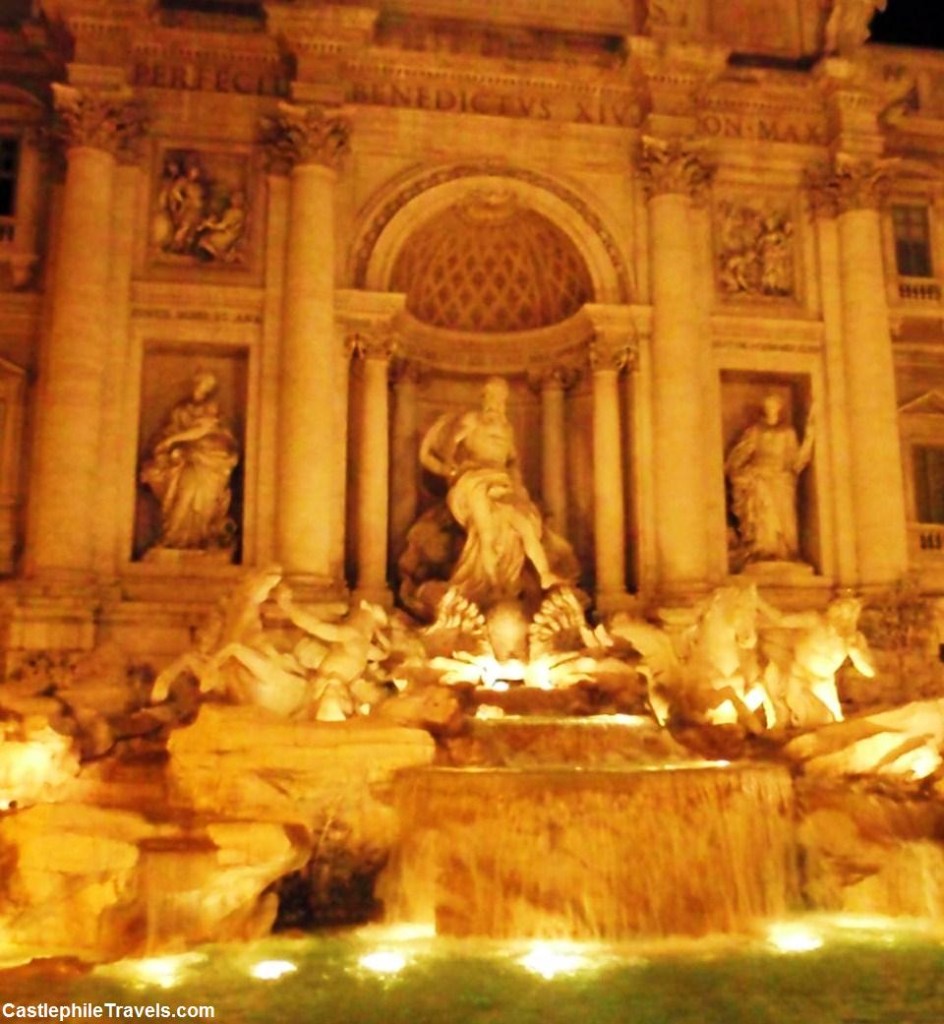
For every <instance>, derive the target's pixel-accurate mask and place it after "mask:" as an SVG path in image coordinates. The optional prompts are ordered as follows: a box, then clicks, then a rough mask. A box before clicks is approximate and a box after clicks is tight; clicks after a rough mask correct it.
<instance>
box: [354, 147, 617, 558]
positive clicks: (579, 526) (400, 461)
mask: <svg viewBox="0 0 944 1024" xmlns="http://www.w3.org/2000/svg"><path fill="white" fill-rule="evenodd" d="M467 241H469V242H470V244H472V245H473V246H475V247H477V248H478V252H477V254H476V256H475V258H474V259H472V260H470V261H468V262H466V261H464V260H463V256H464V248H463V246H464V244H465V243H466V242H467ZM503 250H508V254H509V259H508V262H507V263H506V264H505V266H504V270H505V271H507V272H508V273H510V274H519V275H520V276H521V281H520V292H521V295H523V296H524V298H523V301H522V304H521V305H516V304H515V302H513V301H509V296H508V295H507V294H505V295H503V296H500V297H498V298H497V299H496V302H497V305H496V308H495V309H494V310H492V311H491V312H493V313H495V315H483V316H480V317H478V318H477V319H476V318H475V317H473V316H472V315H471V314H473V313H475V312H476V309H477V310H478V312H480V313H481V312H482V309H481V306H482V303H483V301H488V298H487V295H486V294H485V292H483V290H482V289H486V290H487V289H488V288H489V287H492V286H499V287H501V286H503V285H504V284H507V281H505V282H498V281H497V280H496V278H495V275H494V274H493V273H492V268H490V267H487V266H486V265H485V264H486V261H487V260H490V259H497V260H500V259H501V256H502V254H503ZM512 250H513V252H511V251H512ZM449 260H453V261H455V262H456V263H457V264H461V266H459V267H458V276H457V278H456V279H455V280H452V281H449V282H446V290H447V292H448V290H449V289H450V288H452V289H453V292H454V293H455V294H456V297H457V298H458V299H459V301H460V302H464V301H468V303H469V306H468V308H467V309H465V310H460V311H459V312H460V315H454V314H453V313H452V312H449V309H448V306H449V303H448V295H446V296H445V297H444V298H443V300H442V301H441V302H440V301H438V300H437V301H433V302H432V304H431V305H429V306H426V307H423V306H422V304H418V303H416V302H413V301H412V300H414V299H416V294H415V293H413V289H414V286H416V285H417V284H419V285H420V286H421V287H422V289H425V292H424V294H426V295H427V296H428V295H429V290H430V289H435V287H436V286H437V280H436V279H435V275H434V274H433V273H432V271H433V270H435V269H436V267H437V266H440V267H441V266H443V265H445V264H447V263H448V261H449ZM450 265H452V264H450ZM347 270H348V272H347V280H348V281H350V282H351V283H352V284H353V285H354V287H353V288H352V289H350V290H349V291H346V292H345V299H344V304H345V307H350V312H351V313H352V314H356V307H357V306H359V305H360V306H362V307H363V308H364V309H367V307H368V306H371V304H378V305H379V306H383V307H385V308H387V307H389V309H390V313H389V314H388V315H389V316H390V317H391V322H392V323H393V325H394V326H395V335H396V337H397V339H398V348H397V360H396V364H395V365H396V378H395V380H396V383H395V386H394V389H393V405H392V414H391V447H390V452H391V459H392V460H393V462H394V464H395V465H396V466H397V471H396V473H394V474H392V476H391V483H390V493H389V500H390V505H389V509H390V530H389V537H390V544H391V552H390V553H391V561H392V562H393V564H394V565H396V562H397V559H398V557H399V556H400V554H401V552H402V551H403V550H404V544H405V539H406V535H407V531H408V529H409V527H410V526H411V525H412V523H413V522H415V521H416V517H417V515H418V514H419V513H422V512H423V511H424V510H425V509H427V508H430V507H431V506H432V505H435V504H436V503H437V502H441V501H442V498H443V488H442V483H441V481H439V480H437V479H435V478H432V477H430V476H429V475H428V474H426V473H424V472H423V471H422V469H421V467H420V465H419V462H418V448H419V443H420V440H421V438H422V437H423V436H424V434H425V433H426V431H427V430H428V429H429V428H430V427H431V426H432V425H433V424H434V423H436V422H437V420H438V418H439V417H440V416H442V415H443V414H446V413H449V414H452V413H454V412H455V411H456V410H461V409H468V408H472V407H475V406H478V405H479V403H480V401H481V390H482V384H483V381H484V378H485V377H487V376H488V375H491V374H497V375H501V376H503V377H505V378H506V380H507V381H508V383H509V385H510V389H511V390H510V397H509V404H508V415H509V419H510V420H511V423H512V427H513V430H514V434H515V437H516V439H517V448H518V452H517V454H518V462H519V469H520V472H521V475H522V477H523V480H524V483H525V485H526V487H527V490H528V492H529V493H530V494H531V496H532V498H533V499H534V500H535V501H536V502H537V503H538V504H539V505H540V506H541V507H542V508H543V509H544V510H545V512H547V513H549V515H550V517H551V521H552V522H553V523H554V524H555V529H556V531H557V532H558V533H559V534H561V535H562V536H564V537H566V538H567V539H568V540H569V541H570V542H571V543H572V544H573V547H574V550H575V552H576V555H577V558H578V561H579V562H580V564H581V565H582V566H583V567H584V569H585V570H589V571H590V572H592V568H591V567H592V564H593V540H592V512H593V510H592V500H591V497H590V495H591V492H592V481H591V480H590V478H589V476H588V471H589V467H590V466H592V464H593V451H592V436H593V429H592V413H593V410H592V389H591V386H590V377H589V375H588V374H587V373H585V372H580V371H582V370H583V369H584V368H585V367H586V365H587V359H588V355H589V343H590V342H591V340H592V339H593V338H594V337H595V336H596V333H597V330H596V328H597V323H596V318H597V315H598V314H599V312H600V311H601V310H606V309H609V310H612V309H614V308H621V309H623V310H625V308H626V307H628V305H629V304H630V301H631V294H632V289H631V287H630V277H629V273H628V270H627V267H626V263H625V260H624V259H623V256H622V253H621V250H620V247H619V245H618V244H617V242H616V240H615V238H614V237H613V235H612V234H611V233H610V230H609V228H608V227H607V224H606V222H605V219H604V217H603V216H602V215H601V213H600V211H599V210H597V209H596V208H595V206H594V204H593V202H591V201H589V200H587V199H585V198H581V197H580V196H579V195H577V194H576V193H575V192H573V191H572V190H570V189H568V188H567V187H566V186H563V185H561V184H560V183H558V182H554V181H552V180H550V179H546V178H543V177H539V176H538V175H535V174H533V173H532V172H526V171H515V170H511V169H507V168H500V169H499V168H492V167H490V168H488V169H486V170H483V169H481V168H478V169H472V168H470V167H451V168H439V169H436V170H433V171H426V172H425V173H420V174H414V175H411V176H408V177H404V178H402V179H399V180H398V181H397V182H393V183H391V184H390V185H389V186H388V187H387V188H385V189H383V190H381V191H380V192H378V193H377V195H376V196H375V198H374V200H373V201H372V202H371V203H370V204H369V206H368V207H367V208H366V209H365V210H364V211H363V213H362V215H361V217H360V221H359V227H358V229H357V231H356V232H355V235H354V240H353V246H352V249H351V250H350V260H349V263H348V268H347ZM476 274H480V275H481V278H482V279H481V281H478V282H477V281H475V280H473V278H474V277H475V275H476ZM558 275H563V276H564V277H566V279H567V280H566V282H560V281H558V280H557V277H558ZM559 285H560V286H561V291H562V294H561V295H559V296H556V295H555V294H554V289H555V288H556V287H558V286H559ZM463 296H464V297H463ZM394 297H396V298H397V299H398V301H399V302H400V303H401V305H400V306H398V307H397V311H394V306H393V302H392V301H386V300H393V299H394ZM512 298H513V297H512ZM404 302H405V308H404V307H403V305H402V303H404ZM499 313H500V314H501V315H499ZM464 314H469V316H466V315H464ZM519 314H520V315H519ZM413 370H415V371H416V373H415V375H414V374H413V373H412V372H411V371H413ZM555 381H556V382H557V383H556V384H555V383H553V382H555ZM545 382H550V385H549V386H548V387H545ZM555 388H556V391H555ZM555 394H557V395H559V396H560V401H561V405H560V414H559V419H560V423H559V426H552V425H551V421H552V420H554V422H555V423H556V419H555V418H554V417H550V418H549V408H550V405H549V404H548V403H550V402H552V401H554V400H555V399H554V395H555ZM546 406H547V407H546ZM367 415H368V408H367V401H366V398H365V388H364V383H363V381H359V380H358V370H357V367H356V366H355V372H354V379H353V387H352V418H351V430H352V436H354V437H355V438H356V437H357V436H358V435H359V432H360V431H361V430H362V429H363V423H365V422H366V421H367ZM356 447H357V442H356V441H355V448H356ZM549 452H550V453H556V456H555V458H556V463H557V464H559V473H558V474H557V475H559V476H560V479H561V481H565V480H566V485H565V489H567V488H569V490H570V494H571V496H570V497H569V499H568V500H567V501H566V503H565V504H566V507H563V506H562V505H561V503H560V502H557V503H556V505H557V506H560V507H555V502H554V501H553V500H552V499H553V494H552V493H551V490H550V488H551V485H552V483H553V481H551V480H550V477H549V476H548V473H547V471H546V463H547V462H548V461H549V460H548V458H546V457H545V456H546V455H547V453H549ZM351 472H352V478H351V481H350V482H351V486H352V493H353V489H354V488H356V483H357V480H356V477H357V471H356V467H353V466H352V469H351ZM558 489H559V488H558ZM393 576H394V577H397V570H396V569H394V571H393Z"/></svg>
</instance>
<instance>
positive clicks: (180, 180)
mask: <svg viewBox="0 0 944 1024" xmlns="http://www.w3.org/2000/svg"><path fill="white" fill-rule="evenodd" d="M252 193H253V181H252V171H251V166H250V159H249V156H248V154H247V153H238V152H231V151H224V150H205V149H193V148H184V147H166V148H164V149H163V150H162V151H161V152H160V154H159V159H158V163H157V167H156V169H155V176H154V186H153V190H152V201H151V214H150V222H149V225H148V246H149V254H150V259H151V262H152V263H155V264H163V265H170V266H181V267H200V266H211V267H213V268H226V269H246V268H247V267H248V265H249V263H250V256H251V250H250V240H251V230H250V229H251V209H250V197H251V196H252Z"/></svg>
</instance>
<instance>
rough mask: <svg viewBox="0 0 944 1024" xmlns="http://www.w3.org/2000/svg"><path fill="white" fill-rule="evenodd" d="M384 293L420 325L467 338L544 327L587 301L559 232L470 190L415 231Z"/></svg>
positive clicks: (590, 293) (496, 194)
mask: <svg viewBox="0 0 944 1024" xmlns="http://www.w3.org/2000/svg"><path fill="white" fill-rule="evenodd" d="M390 287H391V289H392V290H393V291H397V292H402V293H404V294H405V295H406V308H407V310H408V311H409V312H410V313H411V314H412V315H413V316H414V317H416V319H417V320H419V321H420V322H421V323H424V324H429V325H430V326H433V327H442V328H446V329H449V330H453V331H470V332H475V333H493V332H500V333H506V332H511V331H526V330H531V329H534V328H538V327H546V326H550V325H552V324H556V323H560V322H562V321H564V320H566V319H567V318H568V317H570V316H572V315H573V314H574V313H576V312H577V311H578V310H579V309H580V308H581V307H582V306H583V305H584V304H585V303H587V302H591V301H593V299H594V290H593V282H592V281H591V278H590V272H589V270H588V269H587V265H586V263H585V262H584V260H583V258H582V257H581V255H580V253H579V252H578V251H577V249H576V247H575V245H574V244H573V242H572V241H571V240H570V238H569V237H568V236H567V235H566V234H565V232H564V231H562V230H561V229H560V228H559V227H558V226H557V225H556V224H554V223H552V222H551V221H550V220H548V218H547V217H545V216H543V215H542V214H540V213H538V212H536V211H535V210H533V209H531V208H529V207H527V206H524V205H523V204H522V203H521V202H520V201H519V199H518V198H517V197H516V196H515V195H514V194H512V193H511V192H509V191H508V190H506V189H501V188H493V189H491V190H486V189H476V190H473V191H471V192H470V193H469V194H468V195H466V196H465V197H463V198H462V199H460V200H459V201H457V202H455V203H453V204H452V205H451V206H448V207H446V209H444V210H443V211H441V212H440V213H438V214H436V215H435V216H434V217H432V218H430V219H429V220H428V221H427V222H426V223H425V224H423V225H422V226H421V227H419V228H418V229H417V230H416V231H415V232H414V233H413V234H412V235H411V236H410V237H409V239H408V241H407V243H406V244H405V245H404V247H403V248H402V250H401V251H400V254H399V256H398V257H397V259H396V262H395V264H394V267H393V272H392V274H391V279H390Z"/></svg>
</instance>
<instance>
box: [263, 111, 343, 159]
mask: <svg viewBox="0 0 944 1024" xmlns="http://www.w3.org/2000/svg"><path fill="white" fill-rule="evenodd" d="M260 136H261V142H262V145H263V146H264V147H265V149H266V151H267V153H268V157H269V166H270V169H271V170H272V171H274V172H277V173H278V172H281V173H285V172H286V171H289V170H291V169H292V168H293V167H296V166H298V165H304V164H319V165H320V166H322V167H327V168H329V169H330V170H333V171H336V170H338V168H339V166H340V164H341V160H342V159H343V157H344V156H345V155H346V154H347V153H348V151H349V150H350V139H351V121H350V118H348V117H346V116H345V115H343V114H341V113H340V112H339V111H338V110H337V109H336V108H326V107H322V106H318V105H315V104H311V105H309V104H298V103H280V104H279V107H278V113H277V114H275V115H274V116H271V117H264V118H263V119H262V124H261V132H260Z"/></svg>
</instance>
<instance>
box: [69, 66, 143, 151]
mask: <svg viewBox="0 0 944 1024" xmlns="http://www.w3.org/2000/svg"><path fill="white" fill-rule="evenodd" d="M52 92H53V104H54V106H55V122H54V126H53V136H54V137H55V138H57V139H59V140H60V141H61V142H62V143H63V144H64V145H65V146H66V147H72V146H89V147H91V148H93V149H102V150H105V152H107V153H111V154H112V155H113V156H115V157H132V156H134V155H135V154H136V151H137V146H138V143H139V142H140V140H141V139H142V138H143V136H144V131H145V128H146V118H145V113H144V108H143V106H142V105H141V104H140V103H139V102H137V101H135V100H133V99H131V97H130V96H129V95H128V94H127V93H124V92H119V91H114V90H113V91H106V90H92V89H77V88H75V87H74V86H71V85H63V84H61V83H59V82H54V83H53V85H52Z"/></svg>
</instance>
